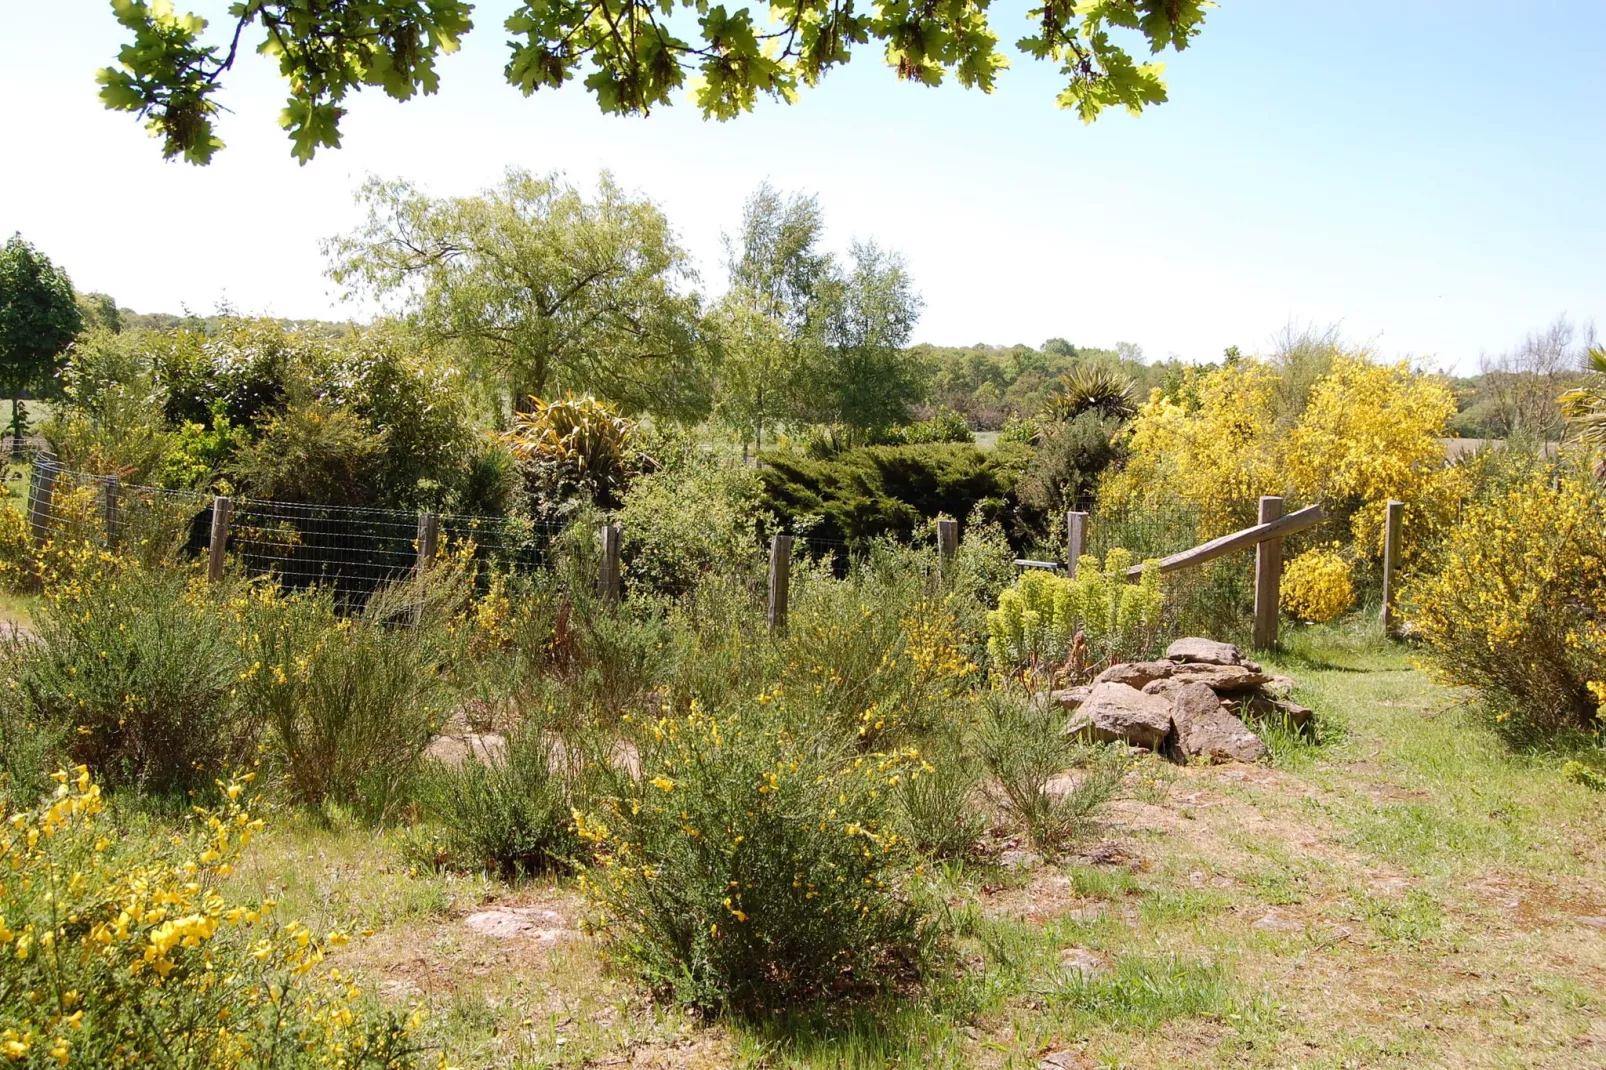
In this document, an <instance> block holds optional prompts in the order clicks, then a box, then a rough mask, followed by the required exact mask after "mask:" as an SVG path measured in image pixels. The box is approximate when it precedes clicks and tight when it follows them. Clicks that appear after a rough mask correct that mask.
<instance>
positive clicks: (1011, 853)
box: [998, 847, 1043, 869]
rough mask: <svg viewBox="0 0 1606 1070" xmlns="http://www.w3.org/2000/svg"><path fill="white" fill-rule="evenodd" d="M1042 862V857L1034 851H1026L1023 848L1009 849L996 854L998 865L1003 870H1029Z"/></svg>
mask: <svg viewBox="0 0 1606 1070" xmlns="http://www.w3.org/2000/svg"><path fill="white" fill-rule="evenodd" d="M1042 860H1043V856H1042V855H1040V854H1038V853H1037V852H1036V851H1028V850H1026V848H1024V847H1011V848H1010V849H1009V850H1007V851H1000V852H998V864H999V865H1001V866H1003V867H1004V868H1005V869H1031V868H1032V867H1033V866H1035V865H1037V864H1038V863H1039V862H1041V861H1042Z"/></svg>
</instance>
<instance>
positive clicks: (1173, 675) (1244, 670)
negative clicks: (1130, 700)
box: [1155, 662, 1271, 694]
mask: <svg viewBox="0 0 1606 1070" xmlns="http://www.w3.org/2000/svg"><path fill="white" fill-rule="evenodd" d="M1171 665H1172V670H1171V672H1169V673H1167V674H1166V678H1168V679H1172V680H1188V681H1191V682H1192V683H1196V684H1204V685H1205V686H1206V687H1208V688H1211V689H1212V690H1215V691H1220V692H1223V693H1228V694H1237V693H1238V692H1241V691H1253V690H1254V689H1255V688H1257V687H1259V686H1260V685H1261V684H1264V683H1265V682H1266V681H1267V680H1269V679H1271V677H1269V676H1267V675H1266V674H1265V673H1263V672H1261V671H1260V666H1258V665H1254V664H1249V665H1200V664H1194V663H1191V662H1172V663H1171ZM1155 679H1160V677H1155Z"/></svg>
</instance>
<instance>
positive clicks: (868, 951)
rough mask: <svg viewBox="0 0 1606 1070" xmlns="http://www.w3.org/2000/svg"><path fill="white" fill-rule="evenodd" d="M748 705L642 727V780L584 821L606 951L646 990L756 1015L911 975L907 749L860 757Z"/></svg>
mask: <svg viewBox="0 0 1606 1070" xmlns="http://www.w3.org/2000/svg"><path fill="white" fill-rule="evenodd" d="M774 708H775V705H774V704H770V705H768V706H758V705H756V704H754V705H750V706H749V707H748V708H747V709H744V710H743V711H742V712H740V713H737V712H730V713H726V714H722V715H716V714H713V713H707V712H704V711H703V710H702V709H701V708H699V707H696V706H694V707H693V708H692V709H691V710H689V711H688V712H686V713H684V714H681V715H677V716H674V717H666V718H662V719H660V720H658V721H657V722H655V723H653V724H652V725H651V726H650V727H649V729H648V730H647V731H646V732H645V733H643V735H642V736H641V737H640V748H641V776H640V778H639V779H636V780H630V779H628V778H621V782H620V786H619V788H618V789H617V792H616V793H615V794H613V795H612V796H611V797H609V798H606V799H605V800H604V801H603V802H602V803H601V804H599V805H598V806H597V807H596V808H594V809H593V810H591V811H590V812H588V813H586V814H584V815H583V816H582V817H581V818H580V819H579V820H578V827H579V831H580V835H581V836H582V837H583V838H584V839H585V840H586V841H587V842H588V843H589V844H591V847H592V851H593V860H592V863H591V865H590V867H589V868H588V869H587V870H586V872H585V873H584V875H583V884H584V889H585V892H586V895H587V896H588V898H589V900H590V902H591V904H592V907H593V908H594V911H595V915H594V917H593V919H592V924H593V926H594V927H595V928H596V929H597V931H599V932H600V933H601V935H602V937H603V939H604V940H605V941H606V944H607V946H608V948H609V949H610V952H611V953H612V954H613V955H614V956H615V957H616V958H617V959H618V960H619V961H620V962H621V963H623V964H624V965H626V966H628V967H629V968H630V969H632V970H633V971H635V972H636V973H637V974H638V975H639V976H641V977H642V979H643V980H644V981H645V982H646V983H647V984H648V985H649V986H650V987H652V988H654V989H655V990H658V991H659V992H661V993H664V994H666V995H671V996H673V998H675V999H676V1000H677V1001H679V1002H682V1003H685V1004H688V1005H690V1006H694V1007H699V1008H702V1009H704V1010H708V1011H716V1012H717V1011H729V1012H731V1013H734V1014H738V1015H743V1016H755V1017H756V1016H758V1015H762V1014H766V1013H769V1012H773V1011H779V1010H783V1009H786V1008H796V1007H799V1006H807V1005H810V1004H813V1003H814V1002H816V1001H817V1000H819V999H820V998H821V997H822V995H825V994H827V993H833V994H839V993H842V992H844V991H846V992H859V993H863V994H868V993H872V992H874V991H877V990H880V989H884V988H886V987H887V986H888V985H890V984H892V983H894V982H895V981H898V980H900V979H908V978H910V977H912V976H913V975H914V974H916V973H917V971H918V968H919V965H920V961H921V956H920V948H921V933H920V925H919V915H918V913H917V911H916V910H915V909H914V908H913V907H912V906H911V905H910V903H909V902H908V901H907V899H906V898H905V896H904V894H903V890H902V888H901V886H900V875H899V864H900V863H901V861H902V860H903V858H904V852H903V848H902V843H901V840H900V839H899V836H898V834H897V832H896V829H895V826H894V824H893V822H892V821H891V820H890V814H889V810H890V807H889V805H888V804H889V793H890V792H891V791H893V790H894V789H896V788H897V786H898V785H899V784H900V783H901V782H902V781H903V779H904V778H905V777H908V776H912V775H919V774H920V773H921V771H922V769H921V766H920V763H919V761H918V760H917V759H916V758H914V757H913V756H912V755H906V754H871V755H861V754H859V753H857V752H856V751H854V750H852V749H851V748H844V747H843V746H842V745H841V744H840V743H838V742H836V740H835V739H834V738H833V737H831V736H817V735H810V734H803V733H797V732H794V731H793V730H792V728H790V727H788V724H789V723H800V722H801V723H808V722H810V721H811V720H813V718H811V717H809V716H808V715H807V714H806V712H804V713H802V715H801V716H800V715H799V712H798V711H791V712H792V717H787V716H783V715H778V714H773V713H770V712H769V711H770V710H773V709H774Z"/></svg>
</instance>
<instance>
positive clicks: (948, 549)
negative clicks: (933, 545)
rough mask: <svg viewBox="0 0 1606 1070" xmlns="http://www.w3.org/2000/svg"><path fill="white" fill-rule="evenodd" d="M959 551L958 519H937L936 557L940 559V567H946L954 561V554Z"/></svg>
mask: <svg viewBox="0 0 1606 1070" xmlns="http://www.w3.org/2000/svg"><path fill="white" fill-rule="evenodd" d="M958 552H959V521H957V520H939V521H937V557H938V558H939V559H940V560H941V561H942V567H943V568H945V569H946V568H947V567H948V566H949V565H951V564H953V563H954V555H955V554H957V553H958Z"/></svg>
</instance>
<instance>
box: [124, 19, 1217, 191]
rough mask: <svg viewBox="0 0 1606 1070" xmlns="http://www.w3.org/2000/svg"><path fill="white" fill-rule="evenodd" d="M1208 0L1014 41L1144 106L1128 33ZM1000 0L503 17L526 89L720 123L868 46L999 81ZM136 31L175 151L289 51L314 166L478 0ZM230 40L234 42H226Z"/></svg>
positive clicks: (447, 46) (1183, 22) (514, 68)
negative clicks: (682, 97) (565, 89)
mask: <svg viewBox="0 0 1606 1070" xmlns="http://www.w3.org/2000/svg"><path fill="white" fill-rule="evenodd" d="M1208 6H1210V5H1209V2H1208V0H1088V2H1086V3H1079V4H1070V3H1047V2H1044V3H1041V4H1040V5H1039V6H1037V7H1034V8H1033V9H1032V10H1031V11H1030V12H1029V14H1028V17H1029V18H1030V20H1031V22H1032V24H1033V32H1032V33H1031V34H1029V35H1028V36H1025V37H1022V38H1021V39H1020V40H1019V41H1017V42H1016V47H1018V48H1020V49H1021V50H1022V51H1023V52H1025V53H1026V54H1027V55H1028V56H1030V57H1031V58H1032V59H1034V60H1038V61H1040V62H1041V61H1047V62H1051V63H1054V64H1056V65H1058V67H1059V70H1060V73H1061V74H1062V75H1063V76H1064V77H1065V79H1066V85H1065V89H1064V90H1063V91H1062V92H1061V93H1060V94H1059V97H1058V103H1059V105H1060V107H1062V108H1072V109H1075V110H1076V112H1077V114H1078V115H1079V116H1080V117H1081V118H1082V120H1083V121H1084V122H1091V121H1092V120H1093V119H1095V118H1096V117H1097V116H1098V115H1099V113H1100V112H1101V111H1103V110H1104V109H1105V108H1109V107H1115V106H1122V107H1125V108H1126V109H1127V110H1128V111H1130V112H1133V113H1137V112H1139V111H1141V110H1142V109H1143V108H1144V107H1145V106H1148V105H1151V104H1160V103H1163V102H1164V101H1165V99H1166V86H1165V82H1164V81H1162V80H1161V77H1160V76H1161V73H1162V71H1163V69H1164V64H1161V63H1139V62H1137V61H1135V60H1134V59H1133V57H1132V54H1131V53H1129V52H1128V51H1127V48H1126V47H1124V46H1123V45H1122V44H1121V43H1120V42H1119V41H1118V40H1117V36H1116V35H1117V34H1120V33H1121V32H1123V31H1124V32H1125V33H1126V35H1127V36H1128V37H1129V38H1130V40H1131V41H1132V43H1135V44H1137V45H1139V46H1143V47H1146V48H1147V50H1148V51H1149V53H1150V54H1152V55H1158V54H1159V53H1162V52H1165V51H1166V50H1168V49H1170V50H1175V51H1178V52H1180V51H1181V50H1182V49H1184V48H1186V47H1187V46H1188V44H1189V43H1190V42H1191V41H1192V40H1193V38H1194V37H1195V36H1197V34H1198V33H1199V31H1200V28H1201V26H1202V25H1203V22H1204V11H1205V8H1206V7H1208ZM988 7H989V4H988V0H951V2H949V3H944V4H906V3H884V4H877V5H874V6H870V5H865V6H862V7H856V6H855V5H854V3H853V0H776V2H775V3H773V4H771V5H770V6H769V8H768V10H767V12H766V11H765V10H763V9H760V11H758V12H757V13H755V12H754V11H753V10H752V9H750V8H748V7H745V6H743V7H737V8H735V9H728V8H726V7H725V6H724V5H714V6H710V5H709V4H708V3H707V0H527V2H525V3H521V4H519V5H518V6H517V7H516V8H515V9H514V11H513V13H512V14H511V15H510V16H508V18H507V19H506V21H505V22H504V23H503V25H504V26H505V28H506V29H507V31H508V33H509V35H510V37H511V40H510V41H509V46H510V47H511V49H512V56H511V58H510V59H509V61H508V64H507V67H506V68H505V73H506V75H507V79H508V81H509V82H510V83H512V84H513V85H514V86H515V87H517V88H518V89H519V90H520V91H522V92H523V93H524V94H525V95H526V96H528V95H530V94H532V93H534V92H535V91H536V90H538V89H547V88H552V89H555V88H558V87H559V86H561V85H563V83H564V82H567V81H569V80H571V79H573V78H574V77H575V76H576V75H577V74H582V73H583V81H584V83H585V86H586V88H588V89H589V90H591V92H592V93H594V94H596V98H597V104H598V105H599V106H600V107H601V109H602V110H603V111H604V112H607V113H614V114H646V113H648V112H650V111H651V110H652V109H653V108H654V107H657V106H659V105H667V104H669V102H670V98H671V95H672V94H674V93H675V92H677V91H679V90H682V89H685V90H688V91H689V92H690V95H691V97H692V99H693V100H694V101H695V104H696V106H697V107H698V108H699V109H700V110H701V111H702V113H703V115H704V117H705V118H715V119H721V120H724V119H730V118H732V117H734V116H736V115H739V114H741V113H743V112H748V111H751V110H752V109H753V106H754V105H755V104H756V103H757V100H758V97H759V95H760V94H763V95H765V96H767V97H770V98H771V99H773V100H779V101H785V102H787V103H791V102H793V101H795V100H796V99H797V97H798V94H799V92H800V91H801V90H802V89H803V88H805V87H810V86H814V85H816V84H818V82H819V80H820V78H821V77H823V76H824V75H825V73H826V72H827V71H829V70H830V69H831V68H832V67H836V66H839V65H841V64H844V63H846V62H847V61H848V59H849V58H850V56H851V54H852V51H853V49H854V48H855V47H856V46H859V47H871V42H872V41H874V42H875V43H876V46H878V47H884V49H885V56H886V61H887V64H888V65H889V66H890V67H892V68H893V69H894V70H895V71H896V73H897V77H898V78H899V79H901V80H903V81H908V82H914V83H917V84H921V85H928V86H934V85H939V84H941V83H942V82H943V80H944V79H945V78H946V77H948V76H949V75H952V76H953V77H954V78H955V79H956V80H957V81H958V82H959V83H960V84H961V85H964V86H967V87H971V88H976V89H980V90H981V91H983V92H991V91H992V89H993V86H994V84H995V81H996V79H997V75H998V72H999V71H1000V70H1001V69H1002V68H1004V67H1005V66H1007V65H1008V61H1007V59H1006V58H1005V56H1004V54H1003V53H1002V52H1000V51H999V49H998V36H997V34H995V33H994V32H993V30H992V27H991V25H990V24H989V22H988ZM112 8H113V11H114V13H115V15H116V17H117V20H118V22H120V23H121V24H122V25H123V27H124V29H125V31H126V32H127V33H129V34H130V35H131V37H132V39H131V40H128V41H127V42H126V43H125V44H124V45H123V47H122V49H121V51H119V53H118V56H117V66H115V67H107V68H105V69H103V70H101V71H100V72H99V75H98V80H99V81H100V84H101V93H100V96H101V100H102V102H103V103H105V105H106V106H107V107H108V108H112V109H114V110H119V111H130V112H134V113H136V114H137V115H138V116H139V117H140V118H142V119H145V120H147V125H148V126H149V128H150V130H151V132H152V133H153V134H154V135H156V136H159V137H161V138H162V139H163V154H164V155H165V156H167V157H168V158H169V159H171V158H174V157H183V158H184V159H185V160H187V161H189V162H190V163H195V164H205V163H207V162H209V161H210V160H211V158H212V155H213V153H215V152H216V151H217V150H218V149H219V148H222V146H223V143H222V141H221V140H219V139H218V136H217V131H216V129H215V128H214V126H213V120H214V118H215V117H216V115H217V113H218V111H219V110H220V108H221V105H220V104H219V103H218V102H217V100H216V99H215V98H216V96H217V94H218V92H219V90H220V89H221V87H222V79H223V76H224V74H225V73H226V72H227V71H229V70H230V69H231V68H232V67H233V65H234V62H235V60H236V58H237V57H238V56H239V53H240V49H241V46H242V45H246V44H248V43H249V39H248V37H247V31H252V33H253V34H254V35H255V36H257V37H258V38H259V41H260V43H259V44H258V45H257V46H256V49H257V51H258V52H260V53H262V54H263V55H267V56H271V57H273V58H274V59H276V60H277V61H278V63H279V73H280V74H281V75H282V76H283V77H284V78H285V80H286V81H288V82H289V84H290V98H289V102H288V104H287V105H286V107H285V109H284V111H283V113H282V115H281V117H280V123H281V124H282V125H283V126H284V128H285V129H286V130H287V131H288V133H289V135H290V139H291V143H292V150H291V151H292V153H293V154H294V155H295V157H296V158H297V159H299V160H300V161H301V162H302V163H306V162H307V161H308V160H310V159H311V158H312V156H313V154H314V153H315V152H317V150H318V149H319V148H320V147H324V148H336V147H338V146H339V144H340V120H341V117H342V116H343V115H344V114H345V108H344V107H343V106H342V105H343V103H344V101H345V99H346V97H347V96H348V95H349V94H350V93H352V92H354V91H358V90H361V89H362V88H363V87H365V86H374V87H378V88H380V89H382V90H383V91H384V92H385V93H387V94H388V95H390V96H391V97H394V98H395V99H397V100H408V99H410V98H412V97H413V96H415V95H417V94H420V93H426V94H427V93H433V92H435V91H436V89H437V88H438V87H439V76H438V74H437V72H436V61H437V60H438V59H439V57H440V56H442V55H445V54H448V53H451V52H454V51H456V50H457V48H458V44H459V41H460V40H461V38H462V36H463V35H464V34H466V33H468V32H469V31H470V30H471V29H472V28H473V22H472V20H471V19H470V17H469V16H470V14H471V12H472V10H473V4H472V3H470V2H469V0H319V2H318V3H308V2H307V0H238V2H236V3H234V4H232V5H230V7H229V15H230V19H229V21H228V22H227V23H226V24H225V25H224V27H223V33H222V37H221V39H219V40H216V41H215V42H213V43H207V41H206V40H203V35H204V34H205V31H206V29H207V21H206V20H205V19H203V18H201V17H199V16H197V15H194V14H179V13H177V12H175V11H173V9H172V4H171V3H170V0H112ZM224 40H226V41H227V45H226V46H225V44H224V43H223V42H224Z"/></svg>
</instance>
